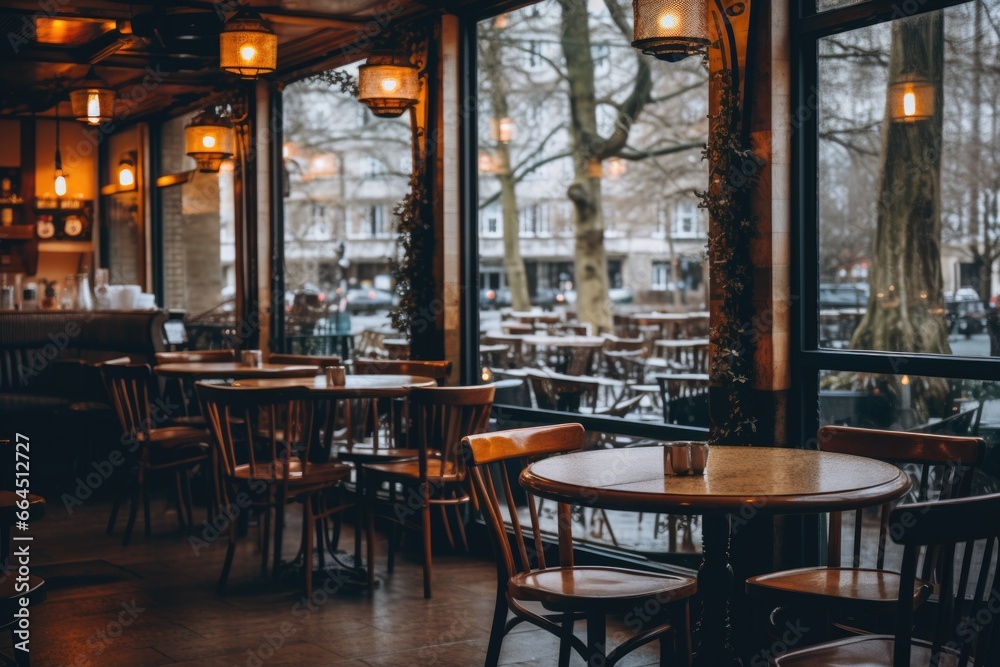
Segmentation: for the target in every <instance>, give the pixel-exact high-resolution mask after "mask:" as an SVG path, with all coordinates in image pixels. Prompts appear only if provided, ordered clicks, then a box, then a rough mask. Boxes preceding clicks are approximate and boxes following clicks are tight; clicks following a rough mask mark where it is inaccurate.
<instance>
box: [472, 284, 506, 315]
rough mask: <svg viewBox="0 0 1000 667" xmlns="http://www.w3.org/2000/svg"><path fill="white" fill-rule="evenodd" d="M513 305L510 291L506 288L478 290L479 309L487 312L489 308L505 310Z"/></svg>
mask: <svg viewBox="0 0 1000 667" xmlns="http://www.w3.org/2000/svg"><path fill="white" fill-rule="evenodd" d="M512 303H513V299H512V297H511V294H510V290H509V289H507V288H504V287H502V288H500V289H481V290H479V309H480V310H489V309H491V308H506V307H508V306H510V305H511V304H512Z"/></svg>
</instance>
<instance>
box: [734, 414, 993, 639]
mask: <svg viewBox="0 0 1000 667" xmlns="http://www.w3.org/2000/svg"><path fill="white" fill-rule="evenodd" d="M817 439H818V441H819V446H820V448H821V449H822V450H823V451H826V452H836V453H839V454H853V455H857V456H865V457H868V458H873V459H878V460H881V461H886V462H888V463H893V464H896V465H900V466H903V465H907V464H909V465H915V466H917V467H918V468H920V470H921V473H920V479H919V480H918V481H917V484H916V485H915V486H917V487H918V489H919V490H918V495H917V499H918V500H920V501H926V500H927V499H928V497H933V496H938V497H939V498H942V499H948V498H957V497H962V496H965V495H968V493H969V491H970V489H971V485H972V479H973V475H974V469H975V467H976V466H977V465H979V464H980V463H981V462H982V458H983V455H984V452H985V443H984V442H983V441H982V440H981V439H979V438H969V437H963V438H960V437H953V436H940V435H930V434H921V433H905V432H895V431H877V430H871V429H860V428H849V427H845V426H824V427H823V428H821V429H820V430H819V433H818V436H817ZM935 466H944V471H943V472H942V474H940V475H937V478H938V481H939V485H937V487H936V488H929V483H928V480H929V479H930V478H931V477H932V475H931V472H932V469H933V468H934V467H935ZM891 509H892V507H891V505H890V504H886V505H883V506H882V507H881V508H880V510H879V517H878V519H879V520H878V528H877V530H878V540H877V542H876V543H875V544H877V547H876V550H875V553H874V554H869V559H864V558H863V557H862V556H863V554H862V551H863V547H864V545H865V544H873V541H872V540H871V539H870V536H866V535H865V531H864V530H863V526H862V523H863V519H864V515H865V511H864V510H857V511H855V512H853V515H854V516H853V522H852V523H853V526H852V530H851V531H850V532H851V533H852V535H851V537H850V538H849V539H847V536H845V535H843V533H845V532H847V531H846V530H845V529H844V521H843V513H832V514H831V515H830V523H829V536H828V542H827V544H828V549H827V565H826V567H809V568H800V569H795V570H786V571H782V572H774V573H771V574H763V575H759V576H756V577H751V578H750V579H747V584H746V585H747V592H748V593H749V594H750V595H751V597H752V598H754V599H755V600H756V601H757V602H758V603H759V604H762V605H764V606H766V608H767V610H768V611H771V610H773V609H776V608H779V607H782V608H791V609H795V610H807V611H808V610H818V611H820V612H821V613H822V614H823V615H825V616H826V618H825V619H824V622H825V627H824V628H823V629H824V630H829V628H830V626H831V624H834V625H836V626H838V627H839V628H840V629H841V630H842V631H846V632H856V631H858V630H857V629H858V628H865V629H868V630H871V629H872V628H879V627H883V626H885V624H886V623H888V622H891V620H892V619H893V618H895V617H896V615H897V614H898V613H899V611H900V610H899V606H898V604H897V597H898V596H900V595H901V594H900V593H899V591H900V586H901V585H903V586H906V585H911V584H912V585H911V587H910V588H909V589H906V588H904V592H905V593H906V594H907V596H908V598H907V605H908V606H909V607H913V608H916V607H919V606H920V605H921V604H922V603H923V602H924V601H925V600H926V599H927V598H928V596H929V595H931V593H932V592H933V590H934V587H935V584H936V581H935V579H934V577H935V573H934V570H933V566H934V558H933V557H931V558H927V559H925V561H924V567H923V568H922V569H921V573H920V578H918V579H916V580H915V581H914V582H910V584H906V583H904V582H903V581H902V575H901V574H900V573H899V572H898V571H896V570H893V569H887V568H886V566H885V551H886V535H887V534H889V533H891V532H892V531H891V528H892V525H891V521H890V519H889V513H890V510H891ZM847 544H850V545H851V551H852V556H851V561H850V565H849V566H845V565H844V564H843V563H842V557H841V551H842V550H843V547H845V546H846V545H847ZM932 556H933V554H932ZM871 557H874V563H871V562H870V558H871ZM863 560H869V562H868V564H867V566H866V565H865V564H863V562H862V561H863ZM871 565H874V567H871ZM890 627H891V626H890Z"/></svg>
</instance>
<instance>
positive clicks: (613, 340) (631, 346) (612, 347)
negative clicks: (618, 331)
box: [604, 334, 647, 352]
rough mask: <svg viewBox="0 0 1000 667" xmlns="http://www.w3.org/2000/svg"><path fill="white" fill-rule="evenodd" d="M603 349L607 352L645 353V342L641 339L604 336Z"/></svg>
mask: <svg viewBox="0 0 1000 667" xmlns="http://www.w3.org/2000/svg"><path fill="white" fill-rule="evenodd" d="M604 349H605V350H606V351H608V352H634V351H635V350H642V351H643V352H645V351H646V349H647V347H646V341H645V340H644V339H642V338H621V337H619V336H612V335H611V334H604Z"/></svg>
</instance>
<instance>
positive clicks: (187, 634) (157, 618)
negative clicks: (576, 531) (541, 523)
mask: <svg viewBox="0 0 1000 667" xmlns="http://www.w3.org/2000/svg"><path fill="white" fill-rule="evenodd" d="M53 500H55V499H53ZM162 511H163V505H162V503H157V504H154V536H153V537H152V538H151V539H149V540H146V539H144V538H143V537H142V533H141V528H140V529H139V530H138V531H137V532H138V537H136V538H135V539H134V540H133V544H132V545H131V546H129V547H127V548H123V547H122V546H121V544H120V541H119V537H118V536H116V537H110V536H107V535H105V534H104V530H103V528H104V522H105V521H106V519H107V512H108V506H107V505H104V504H92V505H91V504H85V505H84V506H83V507H79V508H75V511H74V513H73V514H72V516H70V515H69V514H68V513H67V512H66V510H65V509H64V508H63V507H62V506H61V505H60V504H59V503H58V501H57V500H55V502H50V505H49V508H48V515H47V516H46V517H45V518H44V519H42V520H40V521H38V522H35V523H34V524H33V526H32V532H33V534H34V542H33V546H32V550H33V551H32V567H34V568H36V571H37V572H38V573H39V574H41V575H42V576H47V577H49V580H50V581H51V582H52V584H53V590H51V591H50V593H49V595H48V598H47V600H46V601H45V602H44V603H42V604H41V605H39V606H37V607H33V608H32V610H31V618H32V641H31V646H32V664H33V665H35V666H36V667H37V666H42V667H46V666H53V667H56V666H59V667H71V666H72V667H86V666H100V667H117V666H119V665H120V666H123V667H124V666H128V667H137V666H143V665H166V664H176V665H191V666H194V665H198V666H199V667H216V666H218V667H244V666H245V667H264V666H267V667H278V666H279V665H280V666H289V667H291V666H294V667H306V666H313V665H315V666H322V665H338V666H341V667H362V666H364V665H369V666H378V667H411V666H412V667H417V666H421V667H422V666H431V665H433V666H436V667H473V666H478V665H482V664H483V662H484V659H485V655H486V654H485V651H486V646H487V642H488V639H489V626H490V619H491V615H492V609H493V601H494V592H495V590H496V588H495V587H496V570H495V569H494V566H493V564H492V562H489V561H486V560H479V559H475V558H472V557H468V556H465V555H459V556H455V555H441V556H438V557H436V558H435V581H434V597H433V599H431V600H425V599H424V598H423V596H422V588H421V567H420V563H419V561H417V560H414V558H413V557H411V556H410V555H409V554H406V553H404V554H403V555H402V558H401V559H400V560H399V561H398V562H397V567H396V571H395V572H394V574H393V575H392V576H391V577H383V582H382V584H381V585H380V586H379V588H378V589H377V590H376V591H375V592H374V593H373V594H371V595H369V594H367V593H334V594H332V595H327V594H326V592H325V591H323V590H322V589H320V590H318V591H317V592H316V593H314V595H313V599H312V600H311V601H310V600H305V599H304V598H303V595H302V593H301V591H300V588H299V586H298V583H297V581H290V582H285V583H282V584H271V583H270V581H269V580H264V579H261V578H260V577H259V567H260V559H259V555H258V551H257V547H256V544H255V542H254V540H253V539H246V540H244V541H243V542H242V543H241V544H240V548H239V550H238V551H237V554H236V560H235V563H234V567H233V572H232V574H231V576H230V587H229V590H228V591H227V593H226V595H224V596H221V597H220V596H218V595H216V593H215V582H216V579H217V577H218V574H219V570H220V567H221V563H222V559H223V556H224V554H225V539H220V540H218V541H217V542H213V543H211V544H210V545H209V546H208V547H206V548H203V549H201V551H200V552H199V553H197V554H196V553H195V550H194V548H193V547H192V546H191V544H189V542H188V539H187V538H186V536H185V535H182V534H181V533H180V532H179V531H177V530H176V525H177V524H176V521H175V517H174V516H173V514H170V515H168V516H164V515H162V514H161V513H160V512H162ZM293 514H294V512H293V511H291V510H290V511H289V518H290V520H293V518H292V515H293ZM119 534H120V532H119ZM251 534H252V535H253V534H255V531H253V532H252V533H251ZM296 534H297V531H296V530H295V529H294V528H290V529H289V530H288V532H287V533H286V535H287V536H288V537H287V539H286V540H285V557H286V558H291V557H292V556H293V555H294V553H295V548H296V545H295V544H294V539H293V537H292V536H294V535H296ZM351 540H352V533H351V531H350V530H349V529H348V530H347V532H346V533H345V535H344V537H343V541H342V545H349V544H351V543H352V542H351ZM378 547H379V549H378V551H377V553H378V554H379V560H378V571H379V574H380V575H384V568H385V558H384V551H385V544H384V542H382V543H380V544H379V545H378ZM74 563H75V565H74ZM580 630H582V627H581V628H580ZM619 631H620V628H619ZM615 632H616V630H615V627H614V626H613V625H612V626H609V640H610V641H611V643H612V644H614V643H616V642H615V638H614V633H615ZM557 653H558V642H557V641H556V640H555V639H554V638H553V637H552V636H551V635H549V634H548V633H546V632H544V631H542V630H537V629H533V626H526V625H522V626H520V627H519V628H518V629H517V630H516V631H515V634H514V635H511V636H510V637H508V639H507V640H506V641H505V646H504V652H503V655H502V659H501V664H504V665H533V666H537V667H549V666H554V665H555V664H556V655H557ZM655 663H656V649H655V648H654V647H646V650H640V651H638V652H636V653H635V654H633V655H632V656H630V658H629V659H628V660H626V661H625V662H624V663H622V664H624V665H626V666H628V667H638V666H641V665H649V664H655ZM573 664H574V665H582V664H583V661H582V660H579V659H578V658H577V659H576V661H575V662H574V663H573Z"/></svg>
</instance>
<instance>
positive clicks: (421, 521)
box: [362, 384, 496, 598]
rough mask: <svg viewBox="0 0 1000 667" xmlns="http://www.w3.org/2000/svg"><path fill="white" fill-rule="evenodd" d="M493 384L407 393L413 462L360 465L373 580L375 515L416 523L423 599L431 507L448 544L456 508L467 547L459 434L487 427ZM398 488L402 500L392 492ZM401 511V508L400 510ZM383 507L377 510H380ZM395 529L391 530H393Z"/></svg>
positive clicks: (391, 554) (427, 592) (392, 540)
mask: <svg viewBox="0 0 1000 667" xmlns="http://www.w3.org/2000/svg"><path fill="white" fill-rule="evenodd" d="M495 390H496V387H495V385H492V384H487V385H481V386H476V387H424V388H416V389H413V390H411V391H410V396H409V401H410V415H411V417H412V418H413V426H412V428H411V429H410V430H411V432H412V434H413V435H414V437H413V439H412V441H411V442H412V444H414V445H415V446H416V448H417V452H418V457H417V460H416V461H414V460H412V459H410V460H402V461H393V462H387V463H369V464H366V465H363V466H362V468H363V474H362V477H363V480H364V484H365V488H364V499H363V500H364V505H365V511H366V513H367V518H368V521H367V533H368V535H367V536H368V562H369V567H368V572H369V577H370V578H371V580H372V581H371V583H374V571H375V568H374V566H373V563H374V558H375V551H374V544H375V541H374V537H375V514H376V513H379V514H383V515H385V516H387V518H389V519H390V520H392V521H395V522H397V523H398V524H400V525H402V526H403V527H407V526H413V525H414V524H416V525H419V527H420V529H421V532H422V537H423V555H424V597H426V598H429V597H430V596H431V510H432V508H434V507H438V508H440V510H441V518H442V519H443V520H444V528H445V535H446V536H447V538H448V543H449V544H450V546H451V547H452V548H454V547H455V539H454V536H453V535H452V532H451V527H450V522H449V520H448V513H447V508H448V507H449V506H450V507H452V508H453V509H454V510H455V516H456V518H457V519H458V526H457V528H458V533H459V536H460V537H461V540H462V545H463V546H464V547H465V548H466V549H468V548H469V545H468V540H467V539H466V536H465V521H464V518H463V516H462V511H461V507H462V506H463V505H466V504H468V503H469V502H470V496H469V494H468V490H467V489H468V484H467V480H466V472H467V471H466V468H465V463H464V461H463V460H462V458H461V457H460V455H459V454H460V452H459V447H460V446H461V441H462V438H464V437H465V436H467V435H472V434H475V433H482V432H484V431H485V430H486V428H487V426H488V424H489V419H490V410H491V408H492V407H493V396H494V393H495ZM383 484H387V485H388V498H387V499H383V498H380V497H379V496H378V495H377V494H378V490H379V487H380V486H381V485H383ZM397 485H399V486H401V487H402V488H403V493H404V495H403V500H402V501H399V500H398V499H397V496H396V487H397ZM401 507H402V508H404V509H405V511H400V508H401ZM379 510H382V511H379ZM394 532H395V529H394ZM395 542H396V540H395V536H394V535H390V539H389V561H388V565H389V572H392V568H393V564H394V561H395V549H396V544H395Z"/></svg>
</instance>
